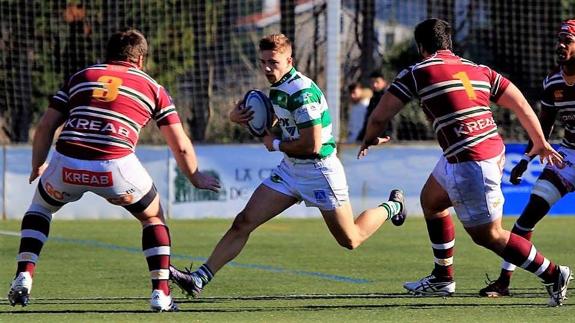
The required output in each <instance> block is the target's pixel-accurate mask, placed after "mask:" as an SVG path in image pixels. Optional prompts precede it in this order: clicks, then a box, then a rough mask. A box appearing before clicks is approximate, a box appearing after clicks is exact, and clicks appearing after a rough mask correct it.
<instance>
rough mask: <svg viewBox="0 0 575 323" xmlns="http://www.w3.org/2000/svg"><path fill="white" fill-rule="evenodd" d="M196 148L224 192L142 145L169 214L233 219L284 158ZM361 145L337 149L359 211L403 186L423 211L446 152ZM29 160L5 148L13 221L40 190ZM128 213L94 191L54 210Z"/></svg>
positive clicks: (62, 214) (303, 213) (141, 154)
mask: <svg viewBox="0 0 575 323" xmlns="http://www.w3.org/2000/svg"><path fill="white" fill-rule="evenodd" d="M195 148H196V154H197V156H198V160H199V164H200V170H201V171H202V172H208V173H211V174H212V175H213V176H216V177H218V178H219V179H220V181H221V183H222V190H221V191H220V192H219V193H213V192H210V191H206V190H198V189H196V188H194V187H193V186H192V185H191V183H189V181H188V180H187V179H186V178H185V176H184V175H183V174H181V172H180V171H179V170H178V168H177V165H176V162H175V160H174V158H173V156H172V155H171V153H170V151H169V149H167V148H166V147H154V146H142V147H139V148H138V150H137V152H136V154H137V155H138V158H140V160H141V162H142V164H143V165H144V167H145V168H146V169H147V170H148V172H149V173H150V175H151V176H152V178H153V179H154V183H155V185H156V187H157V189H158V192H159V193H160V196H161V199H162V204H163V206H164V210H165V211H166V213H167V215H168V216H169V217H171V218H175V219H189V218H231V217H234V216H235V215H236V214H238V213H239V212H240V211H241V210H242V209H243V208H244V206H245V205H246V203H247V202H248V200H249V198H250V196H251V194H252V193H253V191H254V190H255V189H256V188H257V186H258V185H260V183H261V182H262V180H263V179H265V178H267V177H268V176H269V175H270V172H271V170H272V169H273V168H275V167H276V166H277V165H278V164H279V162H280V161H281V159H282V157H283V155H282V154H281V153H278V152H273V153H270V152H268V151H267V150H266V149H265V147H264V146H263V145H262V144H248V145H246V144H241V145H205V146H204V145H197V146H196V147H195ZM357 150H358V146H355V145H351V146H347V145H346V146H343V147H341V148H340V151H339V156H340V158H341V160H342V162H343V164H344V167H345V169H346V175H347V180H348V185H349V188H350V198H351V203H352V207H353V210H354V212H355V214H356V215H357V214H358V213H359V212H361V211H362V210H364V209H366V208H370V207H374V206H376V205H379V204H380V203H382V202H383V201H386V200H387V198H388V195H389V191H390V190H391V189H393V188H401V189H403V190H404V191H405V194H406V196H407V207H408V209H409V210H412V211H411V212H410V213H411V214H421V207H420V205H419V192H420V191H421V188H422V186H423V183H424V182H425V180H426V179H427V177H428V175H429V173H430V172H431V170H432V169H433V167H434V165H435V163H436V161H437V159H438V158H439V156H440V155H441V151H440V149H439V148H437V147H435V146H403V147H395V146H389V147H384V148H372V149H370V150H369V154H368V156H367V157H366V158H363V159H361V160H357V158H356V155H357ZM30 158H31V148H30V146H9V147H6V148H5V168H4V169H5V172H4V177H5V178H4V181H3V183H5V185H2V187H1V188H0V189H1V190H2V191H3V194H4V195H3V196H4V197H5V198H4V199H0V200H2V202H3V207H4V208H3V209H4V216H5V217H6V218H8V219H20V218H22V216H23V215H24V212H26V210H27V208H28V205H29V203H30V201H31V199H32V196H33V194H34V191H35V189H36V185H37V181H36V182H34V183H33V184H28V176H29V174H30ZM0 160H1V159H0ZM0 169H1V168H0ZM281 216H285V217H312V216H320V213H319V211H318V209H316V208H308V207H305V206H304V204H303V203H301V204H297V205H294V206H293V207H291V208H289V209H288V210H286V211H285V212H284V213H283V214H282V215H281ZM130 217H131V216H130V214H129V213H128V212H127V211H126V210H124V209H123V208H121V207H118V206H114V205H110V204H108V203H107V202H106V201H105V200H104V199H102V198H100V197H98V196H96V195H94V194H92V193H87V194H85V196H84V197H83V198H82V199H81V200H79V201H77V202H75V203H69V204H68V205H65V206H64V207H63V208H62V209H61V210H60V211H59V212H57V213H56V215H55V218H56V219H78V218H85V219H100V218H102V219H104V218H105V219H120V218H130Z"/></svg>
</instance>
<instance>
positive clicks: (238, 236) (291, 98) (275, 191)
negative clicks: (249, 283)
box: [170, 34, 406, 296]
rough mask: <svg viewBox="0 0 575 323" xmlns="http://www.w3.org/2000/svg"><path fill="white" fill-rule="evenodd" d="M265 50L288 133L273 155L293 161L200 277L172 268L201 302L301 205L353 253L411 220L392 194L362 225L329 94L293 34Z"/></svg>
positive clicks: (256, 197)
mask: <svg viewBox="0 0 575 323" xmlns="http://www.w3.org/2000/svg"><path fill="white" fill-rule="evenodd" d="M259 49H260V63H261V68H262V71H263V72H264V74H265V76H266V78H267V79H268V81H269V82H270V83H271V89H270V99H271V100H272V102H273V109H274V113H275V118H276V122H277V123H279V127H280V128H281V130H282V134H281V138H275V137H274V136H273V135H272V134H270V133H268V135H266V136H264V138H263V143H264V145H265V146H266V148H267V149H268V150H269V151H281V152H283V153H284V155H285V157H284V159H283V160H282V162H281V163H280V164H279V165H278V166H277V167H276V168H275V169H274V170H273V171H272V174H271V175H270V177H269V178H267V179H265V180H264V181H263V182H262V184H261V185H260V186H259V187H258V188H257V189H256V190H255V192H254V193H253V195H252V196H251V198H250V200H249V201H248V203H247V205H246V207H245V208H244V209H243V210H242V211H241V212H240V213H239V214H238V215H237V216H236V218H235V220H234V222H233V224H232V226H231V228H230V229H229V230H228V231H227V232H226V233H225V235H224V236H223V237H222V239H221V240H220V242H219V243H218V244H217V245H216V247H215V249H214V250H213V252H212V254H211V255H210V257H209V258H208V260H207V262H206V263H205V264H203V265H202V266H201V267H200V268H198V269H197V270H196V271H194V272H190V271H189V270H186V271H185V272H182V271H179V270H177V269H176V268H174V267H172V266H171V267H170V274H171V277H170V278H171V279H172V280H173V281H174V282H175V283H177V284H178V285H179V286H180V287H181V288H182V289H183V290H184V291H185V292H187V293H188V294H189V295H192V296H198V295H199V293H200V292H201V291H202V289H203V288H204V286H205V285H206V284H207V283H208V282H209V281H210V280H211V279H212V278H213V276H214V274H215V273H216V272H217V271H219V270H220V269H221V268H222V267H223V266H224V265H225V264H227V263H228V262H230V261H231V260H233V259H234V258H235V257H236V256H237V255H238V254H239V253H240V252H241V250H242V249H243V248H244V246H245V244H246V242H247V241H248V238H249V235H250V233H251V232H252V231H254V230H255V229H256V228H257V227H258V226H260V225H261V224H263V223H265V222H266V221H268V220H270V219H272V218H273V217H275V216H276V215H278V214H280V213H281V212H283V211H284V210H285V209H287V208H288V207H290V206H292V205H294V204H296V203H298V202H300V201H304V202H305V204H306V205H307V206H310V207H317V208H318V209H319V210H320V212H321V214H322V216H323V218H324V220H325V222H326V224H327V226H328V228H329V230H330V232H331V233H332V235H333V236H334V238H335V239H336V240H337V242H338V243H339V244H340V245H341V246H343V247H345V248H347V249H350V250H351V249H355V248H357V247H358V246H359V245H360V244H361V243H363V242H364V241H365V240H366V239H367V238H369V237H370V236H371V235H372V234H373V233H374V232H375V231H377V229H378V228H379V227H380V226H381V225H382V224H383V223H384V222H385V221H386V220H388V219H392V221H393V222H394V224H396V225H401V224H402V223H403V221H404V220H405V216H406V212H405V208H404V198H403V192H402V191H400V190H392V192H391V195H390V198H389V201H387V202H384V203H382V204H381V205H379V206H377V207H375V208H372V209H368V210H365V211H363V212H362V213H361V214H360V215H359V216H358V217H357V218H356V219H354V216H353V212H352V208H351V205H350V202H349V195H348V186H347V182H346V178H345V172H344V169H343V166H342V164H341V162H340V160H339V158H337V156H336V144H335V139H334V137H333V133H332V123H331V117H330V114H329V111H328V105H327V102H326V99H325V97H324V95H323V93H322V92H321V90H320V89H319V88H318V86H317V85H316V84H315V83H314V82H313V81H312V80H310V79H309V78H308V77H306V76H305V75H303V74H301V73H300V72H298V71H297V70H296V69H295V68H294V67H293V58H292V56H291V54H292V49H291V42H290V40H289V39H288V38H287V37H286V36H284V35H283V34H273V35H269V36H267V37H264V38H263V39H261V40H260V43H259ZM250 119H251V112H249V109H242V107H241V106H240V104H239V103H238V104H237V105H236V106H235V108H234V109H233V110H232V111H231V112H230V120H231V121H233V122H236V123H240V124H245V123H246V122H248V121H249V120H250Z"/></svg>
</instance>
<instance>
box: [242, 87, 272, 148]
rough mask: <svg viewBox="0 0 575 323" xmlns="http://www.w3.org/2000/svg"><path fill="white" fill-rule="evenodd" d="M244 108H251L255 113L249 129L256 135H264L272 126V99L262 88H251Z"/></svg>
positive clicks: (245, 99)
mask: <svg viewBox="0 0 575 323" xmlns="http://www.w3.org/2000/svg"><path fill="white" fill-rule="evenodd" d="M243 106H244V109H251V110H252V111H253V112H254V114H253V117H252V119H251V120H250V121H248V123H247V125H248V129H249V131H250V133H251V134H252V135H253V136H255V137H263V136H265V134H266V130H267V129H269V128H271V125H272V117H273V107H272V101H271V100H270V99H269V98H268V96H267V95H265V94H264V93H263V92H262V91H260V90H250V91H248V93H246V95H245V96H244V104H243Z"/></svg>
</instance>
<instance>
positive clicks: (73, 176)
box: [62, 167, 114, 187]
mask: <svg viewBox="0 0 575 323" xmlns="http://www.w3.org/2000/svg"><path fill="white" fill-rule="evenodd" d="M62 181H63V182H64V183H68V184H72V185H85V186H93V187H110V186H112V185H114V180H113V178H112V172H92V171H89V170H84V169H71V168H66V167H64V168H62Z"/></svg>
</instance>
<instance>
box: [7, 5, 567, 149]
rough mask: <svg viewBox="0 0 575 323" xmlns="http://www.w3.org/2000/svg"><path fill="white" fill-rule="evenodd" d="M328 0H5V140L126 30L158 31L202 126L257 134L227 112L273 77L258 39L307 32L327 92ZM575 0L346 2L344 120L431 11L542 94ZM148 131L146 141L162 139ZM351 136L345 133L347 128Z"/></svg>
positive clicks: (150, 64)
mask: <svg viewBox="0 0 575 323" xmlns="http://www.w3.org/2000/svg"><path fill="white" fill-rule="evenodd" d="M326 6H327V2H326V1H325V0H283V1H279V0H247V1H233V0H211V1H210V0H206V1H195V0H188V1H186V0H170V1H164V0H162V1H159V0H147V1H131V0H113V1H112V0H85V1H79V0H77V1H65V0H34V1H32V0H29V1H25V0H0V14H1V17H2V19H0V126H1V127H2V129H1V130H2V131H0V141H1V142H27V141H28V140H29V138H30V137H29V132H30V129H33V124H34V122H35V121H36V120H37V118H38V116H39V115H40V114H41V112H42V111H43V109H45V108H46V105H47V102H48V98H49V96H50V95H51V94H52V93H53V92H54V91H56V90H57V89H58V88H59V87H60V85H61V84H62V83H63V81H64V80H65V78H66V77H67V76H69V75H70V74H71V73H74V72H75V71H76V70H78V69H81V68H83V67H85V66H87V65H90V64H93V63H98V62H101V61H102V58H103V54H104V48H105V44H106V41H107V39H108V37H109V36H110V35H111V33H113V32H114V31H116V30H118V29H120V28H122V27H127V26H130V27H135V28H138V29H140V30H141V31H142V32H144V34H145V35H146V36H147V38H148V41H149V43H150V55H149V58H148V60H147V63H146V69H147V72H148V73H149V74H150V75H151V76H152V77H154V78H156V79H157V80H158V81H159V82H160V83H162V84H163V85H165V86H166V88H167V89H168V90H169V91H170V93H171V94H172V96H173V97H174V99H175V101H176V104H177V106H178V109H179V111H180V114H181V116H182V119H183V120H184V121H185V123H186V126H187V129H188V131H189V133H190V135H191V136H192V137H193V138H194V140H196V141H201V142H211V143H226V142H238V141H239V142H245V141H250V140H252V138H251V137H250V136H249V134H248V133H247V132H246V131H245V130H244V129H240V128H238V127H236V126H233V125H231V124H230V123H229V122H228V121H227V117H226V115H227V111H228V110H229V109H230V107H231V106H232V103H233V101H234V100H237V99H240V98H241V97H242V96H243V93H245V91H247V90H248V89H250V88H261V89H265V88H266V87H267V86H268V85H267V83H266V80H265V79H264V78H263V77H262V75H261V73H260V72H259V71H258V58H257V42H258V40H259V38H260V37H262V36H263V35H264V34H267V33H271V32H279V31H282V32H284V33H285V34H287V35H288V36H290V37H291V38H293V39H294V40H295V62H296V67H297V68H298V69H299V70H301V71H302V72H303V73H305V74H307V75H308V76H310V77H311V78H313V79H315V80H316V81H317V83H318V84H319V86H320V87H321V88H322V89H325V87H326V84H327V82H329V81H330V80H327V79H326V77H325V69H326V63H325V56H326V55H325V54H326V53H325V50H326V41H328V39H329V37H328V36H329V35H327V34H326V30H328V29H327V28H326ZM574 9H575V1H562V0H524V1H496V0H483V1H473V0H436V1H431V0H362V1H360V0H342V2H341V10H340V16H341V29H340V35H339V36H340V39H341V52H340V53H339V54H340V62H341V66H340V72H341V74H340V75H341V79H340V82H339V84H341V91H340V98H341V104H340V106H341V108H342V110H341V114H340V115H341V118H342V120H341V124H342V127H341V128H342V131H341V132H342V133H344V132H345V130H346V129H345V125H346V121H347V116H348V110H347V109H348V107H349V105H350V104H349V98H348V94H347V87H348V85H349V84H350V83H352V82H355V81H361V82H364V83H367V81H368V76H369V74H370V73H371V72H373V71H375V70H379V71H382V72H383V73H384V75H386V76H387V77H388V78H389V79H391V78H392V77H393V76H394V75H395V73H397V71H398V70H400V69H401V68H403V67H406V66H407V65H409V64H411V63H413V62H415V61H416V60H417V53H416V51H415V47H414V44H413V40H412V30H413V27H414V26H415V24H417V23H418V22H419V21H421V20H423V19H425V18H427V17H439V18H442V19H445V20H448V21H449V22H451V23H452V25H453V26H454V30H455V33H454V40H455V51H456V53H458V54H460V55H463V56H465V57H467V58H469V59H471V60H474V61H475V62H477V63H483V64H487V65H490V66H492V67H493V68H495V69H496V70H498V71H499V72H501V73H503V74H504V75H506V76H508V77H509V78H510V79H511V80H512V81H513V82H515V83H516V84H517V85H518V86H519V87H520V89H522V90H523V92H524V93H525V94H526V96H527V97H528V98H529V100H530V101H531V102H533V103H535V102H537V98H538V94H539V92H540V84H541V81H542V79H543V78H544V77H545V75H546V74H547V73H548V72H549V71H550V70H551V68H552V67H553V64H554V42H555V38H556V32H557V29H558V26H559V23H560V21H561V20H562V19H564V18H567V17H570V16H571V15H572V14H573V12H574ZM494 111H495V116H496V118H497V120H498V122H499V125H500V132H501V133H502V134H503V135H504V137H505V138H506V139H510V140H523V139H524V137H525V135H524V133H523V131H522V130H521V128H520V127H519V125H518V122H517V121H516V120H514V118H513V116H512V115H511V114H509V112H508V111H506V110H503V109H497V108H494ZM150 128H152V129H151V130H147V132H145V133H143V134H142V137H141V138H142V141H143V142H146V143H155V142H157V140H158V137H159V136H157V133H156V132H155V130H153V127H150ZM394 135H395V136H396V138H397V139H399V140H431V139H433V133H432V132H431V131H430V127H429V124H428V123H427V120H426V118H425V117H424V116H423V114H422V112H421V110H420V109H419V107H418V105H417V104H416V103H413V104H411V105H410V106H408V107H407V108H406V109H404V111H403V112H402V113H401V114H400V115H399V116H398V117H396V119H395V120H394ZM341 137H342V138H343V137H344V135H341Z"/></svg>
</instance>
